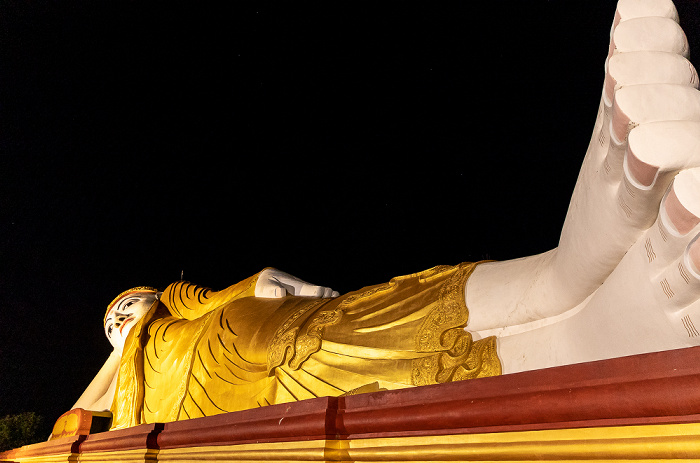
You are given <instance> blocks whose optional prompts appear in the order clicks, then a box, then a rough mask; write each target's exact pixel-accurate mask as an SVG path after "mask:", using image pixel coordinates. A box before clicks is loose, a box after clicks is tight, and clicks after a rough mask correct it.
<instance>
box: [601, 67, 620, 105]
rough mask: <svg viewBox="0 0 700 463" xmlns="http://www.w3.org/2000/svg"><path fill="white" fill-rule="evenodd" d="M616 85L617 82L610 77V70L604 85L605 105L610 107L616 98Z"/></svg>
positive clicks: (606, 74)
mask: <svg viewBox="0 0 700 463" xmlns="http://www.w3.org/2000/svg"><path fill="white" fill-rule="evenodd" d="M615 85H617V81H616V80H615V78H614V77H613V76H611V75H610V70H608V72H606V73H605V82H604V83H603V94H604V95H605V104H606V106H610V105H611V104H612V101H613V98H614V97H615Z"/></svg>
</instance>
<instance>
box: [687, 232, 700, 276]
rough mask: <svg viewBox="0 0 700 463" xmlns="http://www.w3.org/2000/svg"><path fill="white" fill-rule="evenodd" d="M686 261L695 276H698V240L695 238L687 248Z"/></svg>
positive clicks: (699, 241) (699, 254)
mask: <svg viewBox="0 0 700 463" xmlns="http://www.w3.org/2000/svg"><path fill="white" fill-rule="evenodd" d="M688 261H689V263H690V268H691V270H692V271H693V272H694V273H695V275H696V276H697V275H700V270H698V269H700V240H699V239H698V238H697V237H696V238H695V239H694V240H693V242H691V243H690V246H689V247H688Z"/></svg>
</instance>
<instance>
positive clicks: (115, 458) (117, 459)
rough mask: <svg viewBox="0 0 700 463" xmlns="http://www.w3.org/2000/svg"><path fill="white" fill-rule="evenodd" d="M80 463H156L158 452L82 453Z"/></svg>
mask: <svg viewBox="0 0 700 463" xmlns="http://www.w3.org/2000/svg"><path fill="white" fill-rule="evenodd" d="M77 461H78V463H83V462H85V463H88V462H94V463H105V462H110V463H134V462H143V463H146V462H156V461H159V459H158V450H156V449H135V450H115V451H112V452H89V453H81V454H80V455H79V456H78V460H77Z"/></svg>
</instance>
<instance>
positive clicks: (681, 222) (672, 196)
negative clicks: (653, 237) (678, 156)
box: [664, 186, 700, 263]
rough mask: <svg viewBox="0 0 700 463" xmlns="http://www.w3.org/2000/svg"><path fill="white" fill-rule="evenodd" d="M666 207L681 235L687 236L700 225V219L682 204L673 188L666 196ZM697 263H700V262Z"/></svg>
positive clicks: (669, 216)
mask: <svg viewBox="0 0 700 463" xmlns="http://www.w3.org/2000/svg"><path fill="white" fill-rule="evenodd" d="M664 207H665V208H666V213H667V214H668V218H669V220H670V221H671V224H672V225H673V226H674V227H675V229H676V231H677V232H678V233H680V234H681V235H687V234H688V233H689V232H690V231H691V230H692V229H693V228H695V226H696V225H697V224H698V223H700V218H698V217H696V216H695V214H693V213H691V212H690V211H689V210H688V209H686V208H685V206H683V204H681V202H680V200H679V199H678V196H677V195H676V192H675V191H674V187H673V186H672V187H671V189H670V190H669V192H668V195H666V201H665V202H664ZM697 262H698V263H700V260H699V261H697Z"/></svg>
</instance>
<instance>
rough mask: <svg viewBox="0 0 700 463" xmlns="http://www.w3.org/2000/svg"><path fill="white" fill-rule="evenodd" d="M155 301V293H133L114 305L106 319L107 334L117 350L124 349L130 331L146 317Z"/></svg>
mask: <svg viewBox="0 0 700 463" xmlns="http://www.w3.org/2000/svg"><path fill="white" fill-rule="evenodd" d="M155 300H156V295H155V294H154V293H131V294H128V295H126V296H124V297H123V298H122V299H120V300H119V301H118V302H117V303H116V304H114V306H113V307H112V308H111V309H110V311H109V313H108V314H107V318H106V319H105V334H106V335H107V339H109V342H110V344H112V346H113V347H114V349H115V350H117V351H121V350H122V349H123V348H124V341H125V340H126V336H127V335H128V334H129V331H131V328H132V327H133V326H134V325H135V324H136V323H137V322H138V321H139V320H141V318H143V316H144V315H146V312H148V309H149V308H151V306H152V305H153V303H154V302H155Z"/></svg>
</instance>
